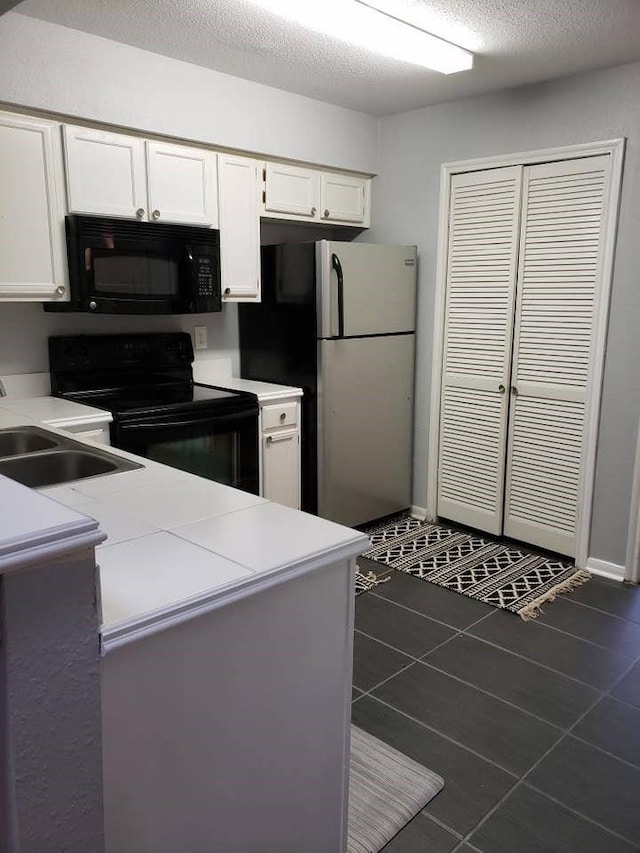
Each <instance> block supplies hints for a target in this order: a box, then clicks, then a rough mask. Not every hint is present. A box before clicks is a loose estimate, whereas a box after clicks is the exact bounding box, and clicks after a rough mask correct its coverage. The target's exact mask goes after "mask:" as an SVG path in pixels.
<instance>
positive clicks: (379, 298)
mask: <svg viewBox="0 0 640 853" xmlns="http://www.w3.org/2000/svg"><path fill="white" fill-rule="evenodd" d="M316 264H317V272H316V276H317V282H318V290H317V298H318V337H320V338H332V337H343V336H344V337H355V336H359V335H379V334H387V333H389V332H412V331H414V329H415V314H416V247H415V246H383V245H375V244H372V243H336V242H333V241H328V240H321V241H320V242H318V243H317V244H316Z"/></svg>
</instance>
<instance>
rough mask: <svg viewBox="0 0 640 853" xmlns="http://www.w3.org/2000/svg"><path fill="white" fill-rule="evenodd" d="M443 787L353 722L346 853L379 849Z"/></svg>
mask: <svg viewBox="0 0 640 853" xmlns="http://www.w3.org/2000/svg"><path fill="white" fill-rule="evenodd" d="M443 787H444V780H443V779H442V777H441V776H438V774H437V773H434V772H433V771H431V770H429V769H428V768H426V767H423V766H422V764H418V763H417V761H414V760H413V759H411V758H408V757H407V756H406V755H403V754H402V753H401V752H398V750H397V749H394V748H393V747H391V746H387V744H386V743H383V742H382V741H381V740H379V739H378V738H376V737H373V735H370V734H368V733H367V732H365V731H363V730H362V729H359V728H357V727H356V726H351V773H350V777H349V843H348V846H347V851H348V853H378V851H379V850H382V848H383V847H384V846H385V844H387V843H388V842H389V841H391V839H392V838H393V836H394V835H397V833H398V832H400V830H401V829H402V828H403V826H405V825H406V824H407V823H408V822H409V821H410V820H411V818H413V817H415V815H417V814H418V812H419V811H420V810H421V809H423V808H424V807H425V806H426V805H427V803H428V802H429V801H430V800H432V799H433V797H435V795H436V794H438V793H439V792H440V791H441V790H442V788H443Z"/></svg>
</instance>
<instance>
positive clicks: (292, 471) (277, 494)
mask: <svg viewBox="0 0 640 853" xmlns="http://www.w3.org/2000/svg"><path fill="white" fill-rule="evenodd" d="M262 489H263V495H264V497H265V498H268V499H269V500H270V501H275V502H276V503H279V504H284V505H285V506H290V507H293V508H294V509H299V508H300V433H299V432H298V430H297V429H296V430H291V431H287V432H280V433H277V434H276V435H266V436H263V438H262Z"/></svg>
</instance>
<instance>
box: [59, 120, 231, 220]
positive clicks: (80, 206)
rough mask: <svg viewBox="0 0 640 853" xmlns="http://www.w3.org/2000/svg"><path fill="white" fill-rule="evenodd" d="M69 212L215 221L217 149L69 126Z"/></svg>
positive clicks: (67, 130)
mask: <svg viewBox="0 0 640 853" xmlns="http://www.w3.org/2000/svg"><path fill="white" fill-rule="evenodd" d="M64 142H65V161H66V175H67V194H68V200H69V212H70V213H89V214H95V215H99V216H118V217H123V218H125V219H144V220H150V221H152V222H154V221H159V222H177V223H182V224H186V225H203V226H207V227H211V226H213V227H216V226H217V224H218V209H217V194H216V154H215V153H214V152H213V151H209V150H207V149H204V148H193V147H191V146H187V145H173V144H170V143H165V142H155V141H147V142H145V140H144V139H141V138H139V137H135V136H125V135H123V134H120V133H111V132H109V131H101V130H93V129H91V128H85V127H73V126H71V125H66V126H65V127H64Z"/></svg>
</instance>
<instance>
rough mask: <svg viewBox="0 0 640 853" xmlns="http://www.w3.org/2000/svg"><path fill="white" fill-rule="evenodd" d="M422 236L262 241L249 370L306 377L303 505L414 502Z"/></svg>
mask: <svg viewBox="0 0 640 853" xmlns="http://www.w3.org/2000/svg"><path fill="white" fill-rule="evenodd" d="M415 304H416V247H415V246H384V245H373V244H368V243H343V242H333V241H327V240H321V241H319V242H315V243H291V244H286V245H277V246H264V247H263V248H262V301H261V302H260V303H258V304H241V305H239V330H240V363H241V373H242V376H243V377H244V378H247V379H259V380H263V381H266V382H278V383H283V384H288V385H297V386H301V387H302V388H303V389H304V397H303V400H302V411H303V419H302V421H303V422H302V509H303V510H306V511H307V512H313V513H317V514H318V515H320V516H322V517H323V518H328V519H331V520H333V521H338V522H341V523H343V524H347V525H358V524H363V523H365V522H369V521H372V520H374V519H377V518H381V517H383V516H385V515H390V514H391V513H394V512H397V511H399V510H402V509H404V508H406V507H408V506H410V505H411V471H412V433H413V390H414V389H413V385H414V332H415Z"/></svg>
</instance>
